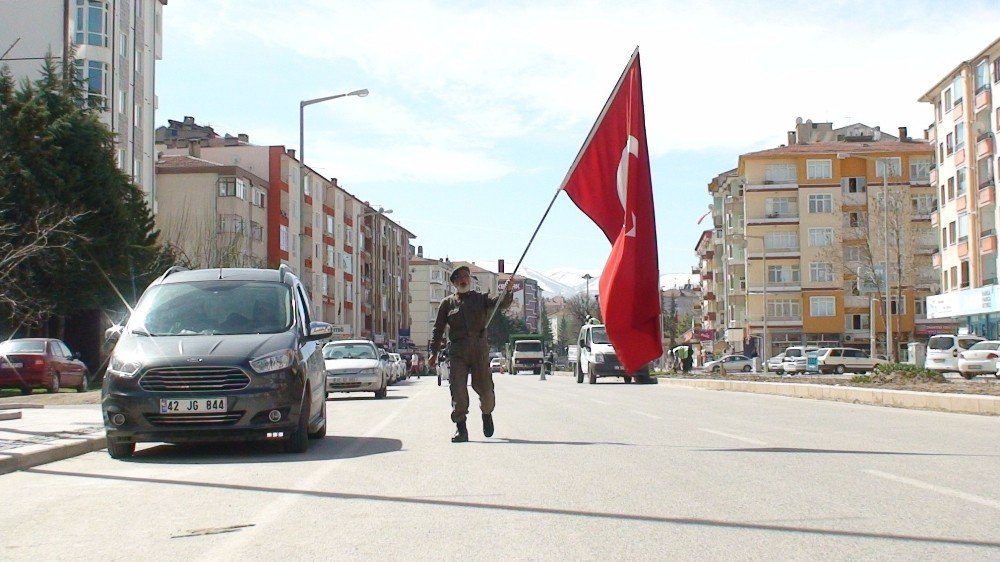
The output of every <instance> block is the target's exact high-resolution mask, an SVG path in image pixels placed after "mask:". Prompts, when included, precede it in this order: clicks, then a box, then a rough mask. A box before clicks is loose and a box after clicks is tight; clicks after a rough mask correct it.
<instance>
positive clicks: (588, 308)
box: [582, 273, 594, 315]
mask: <svg viewBox="0 0 1000 562" xmlns="http://www.w3.org/2000/svg"><path fill="white" fill-rule="evenodd" d="M582 277H583V278H584V279H586V280H587V293H586V295H587V298H586V300H585V301H584V302H585V303H586V304H587V310H586V312H587V314H588V315H589V314H590V280H591V279H593V278H594V276H593V275H591V274H589V273H585V274H583V275H582Z"/></svg>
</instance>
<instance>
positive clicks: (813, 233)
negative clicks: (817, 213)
mask: <svg viewBox="0 0 1000 562" xmlns="http://www.w3.org/2000/svg"><path fill="white" fill-rule="evenodd" d="M831 244H833V229H832V228H810V229H809V245H810V246H813V247H820V246H829V245H831Z"/></svg>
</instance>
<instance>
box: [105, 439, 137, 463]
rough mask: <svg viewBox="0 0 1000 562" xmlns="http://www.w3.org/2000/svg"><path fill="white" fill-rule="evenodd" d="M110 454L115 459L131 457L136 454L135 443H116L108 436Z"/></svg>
mask: <svg viewBox="0 0 1000 562" xmlns="http://www.w3.org/2000/svg"><path fill="white" fill-rule="evenodd" d="M106 439H107V443H108V455H109V456H110V457H111V458H113V459H119V460H122V459H130V458H132V455H134V454H135V443H115V442H114V441H112V440H111V438H110V437H107V438H106Z"/></svg>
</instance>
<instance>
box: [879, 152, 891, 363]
mask: <svg viewBox="0 0 1000 562" xmlns="http://www.w3.org/2000/svg"><path fill="white" fill-rule="evenodd" d="M880 160H882V211H883V213H882V221H883V223H884V224H883V225H882V234H883V235H884V242H885V243H884V246H885V271H883V272H882V274H883V275H884V276H885V358H886V359H888V360H889V361H892V360H893V356H894V355H895V354H894V353H893V352H892V297H891V296H890V295H889V160H888V159H887V158H881V159H880ZM876 162H877V161H876ZM875 167H876V169H877V168H878V165H877V164H876V166H875Z"/></svg>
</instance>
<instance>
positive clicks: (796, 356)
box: [781, 345, 819, 375]
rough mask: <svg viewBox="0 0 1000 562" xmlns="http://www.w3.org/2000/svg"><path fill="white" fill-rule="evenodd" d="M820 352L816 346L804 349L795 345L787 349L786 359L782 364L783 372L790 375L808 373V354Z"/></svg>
mask: <svg viewBox="0 0 1000 562" xmlns="http://www.w3.org/2000/svg"><path fill="white" fill-rule="evenodd" d="M818 350H819V348H818V347H815V346H805V347H803V346H801V345H793V346H791V347H789V348H787V349H785V359H784V360H783V361H782V362H781V370H782V371H784V372H786V373H788V374H790V375H794V374H796V373H804V372H806V368H807V363H808V358H807V357H806V354H807V353H809V352H810V351H818Z"/></svg>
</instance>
